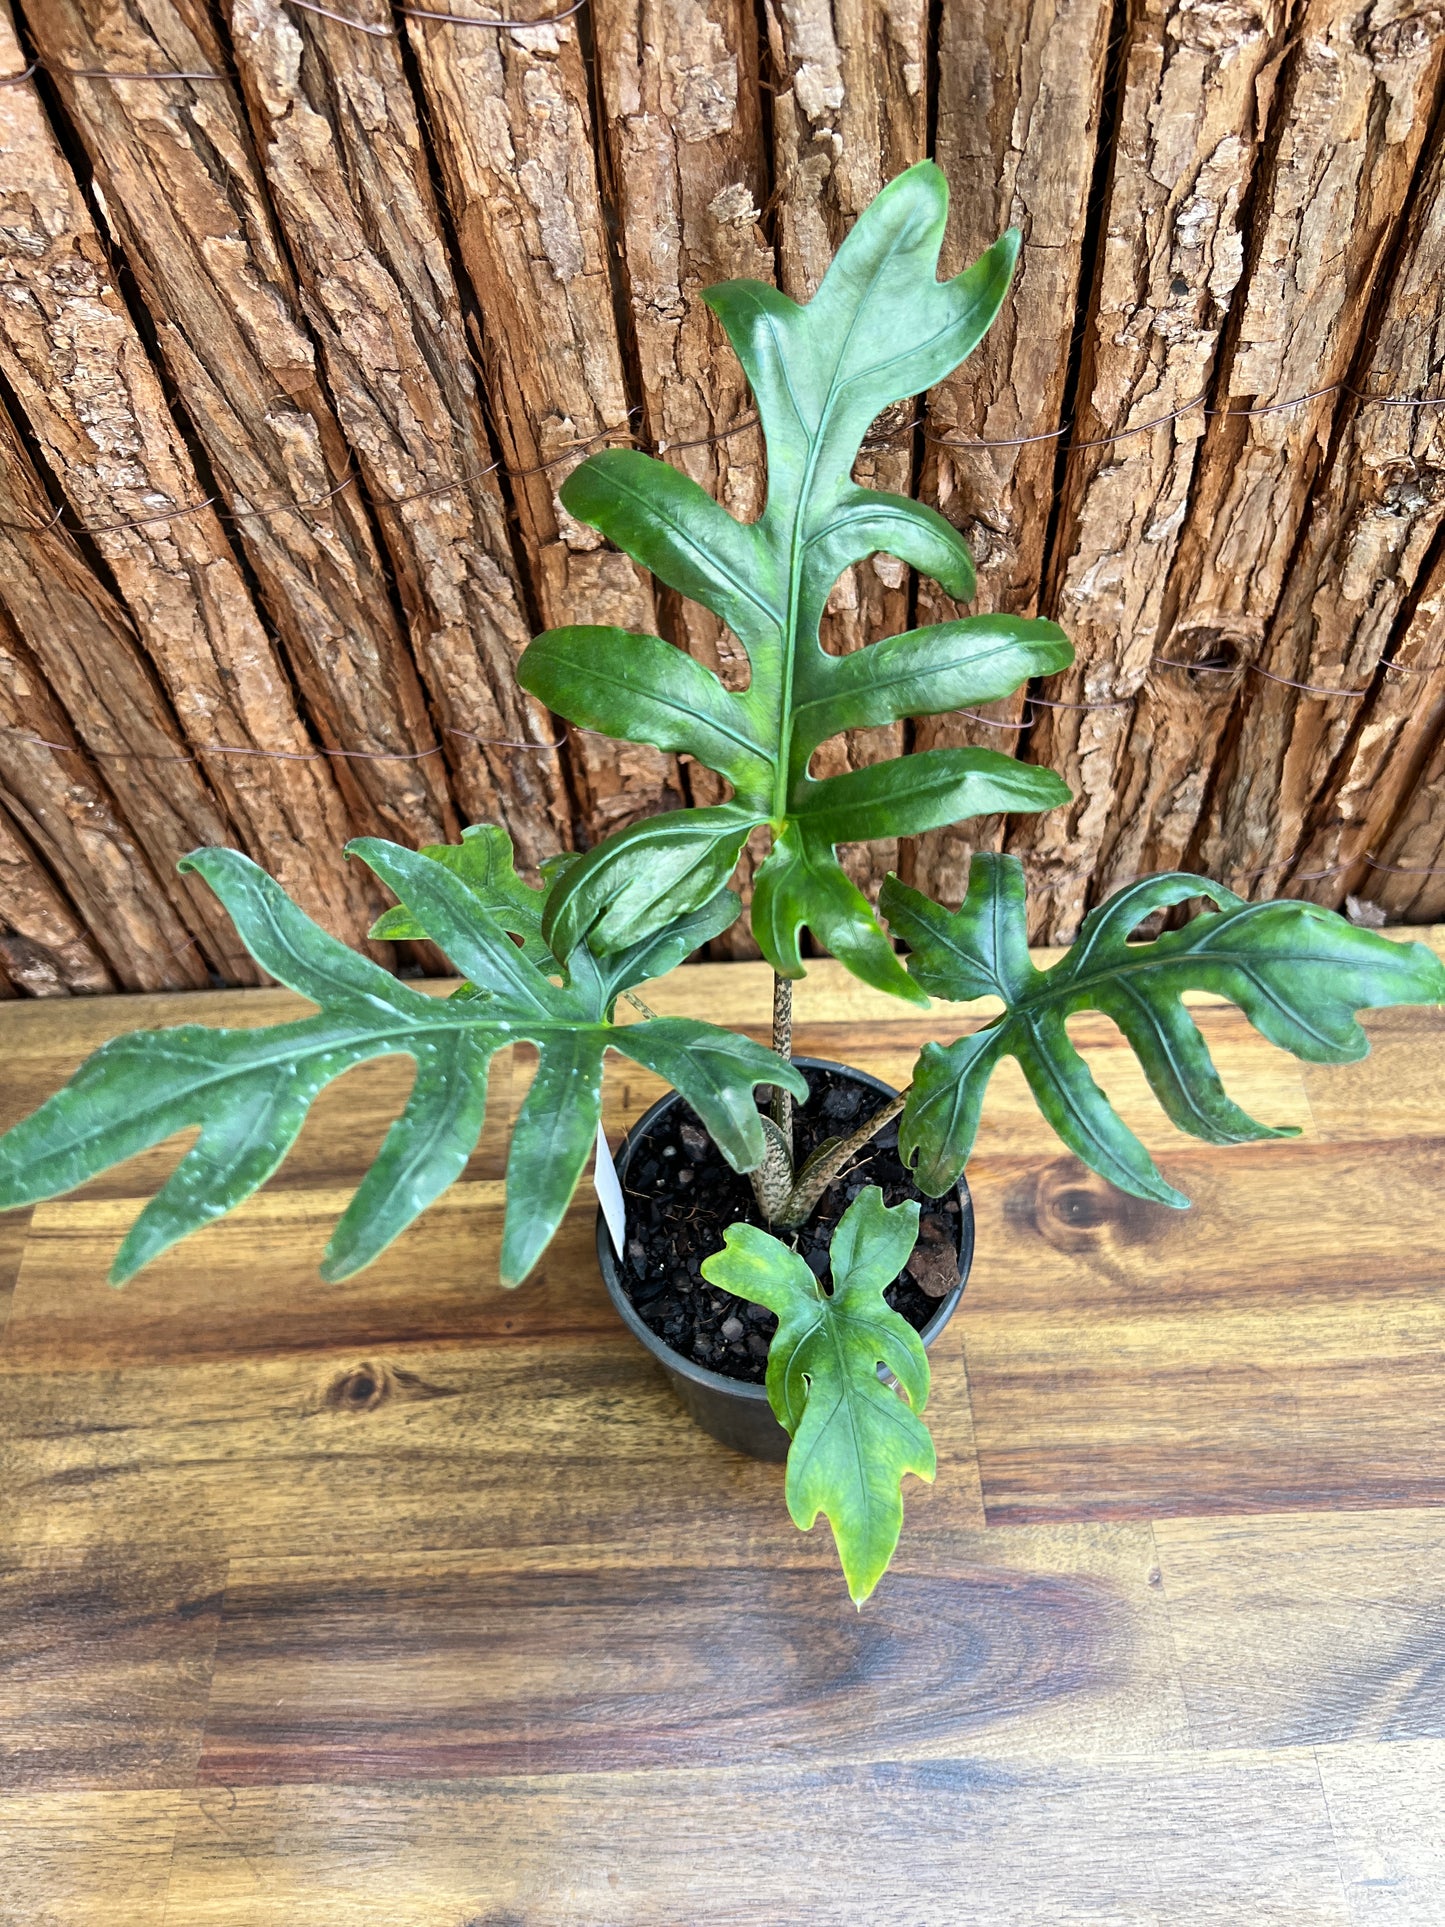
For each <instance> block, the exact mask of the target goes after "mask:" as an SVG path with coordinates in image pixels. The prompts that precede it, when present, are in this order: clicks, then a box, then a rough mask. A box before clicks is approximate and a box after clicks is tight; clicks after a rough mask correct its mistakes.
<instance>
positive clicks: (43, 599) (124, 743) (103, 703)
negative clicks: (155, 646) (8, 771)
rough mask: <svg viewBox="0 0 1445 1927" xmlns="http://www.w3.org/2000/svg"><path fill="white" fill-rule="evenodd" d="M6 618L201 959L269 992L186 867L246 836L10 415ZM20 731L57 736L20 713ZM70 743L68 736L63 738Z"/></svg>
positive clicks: (3, 535)
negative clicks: (207, 847)
mask: <svg viewBox="0 0 1445 1927" xmlns="http://www.w3.org/2000/svg"><path fill="white" fill-rule="evenodd" d="M0 606H3V608H4V610H5V611H6V612H7V613H8V615H9V618H10V620H11V621H12V622H13V623H14V626H15V629H16V631H17V632H18V634H19V636H20V637H21V638H23V641H24V645H25V648H26V650H27V651H28V653H29V656H30V659H31V660H32V661H33V663H34V664H35V666H36V669H37V671H38V673H39V675H40V676H41V677H43V678H44V679H45V680H46V681H47V682H48V684H49V688H50V690H51V691H52V692H53V695H54V698H55V700H56V701H57V702H58V703H59V704H60V706H61V709H62V711H63V712H64V714H65V716H66V719H67V723H68V726H69V727H70V728H71V729H73V730H74V732H75V739H76V741H77V742H78V743H79V744H80V745H81V746H82V747H83V748H84V749H85V750H86V751H88V752H89V754H90V756H91V757H92V758H93V759H94V761H95V762H96V764H97V765H98V767H99V770H100V772H101V774H102V776H103V777H104V780H105V783H106V785H107V787H108V789H109V791H110V793H111V795H112V796H113V798H114V800H115V807H116V810H117V812H118V814H119V815H120V816H121V817H122V818H123V819H124V822H125V823H126V824H127V825H128V827H129V829H130V831H131V833H132V834H133V835H134V837H135V839H136V842H137V843H138V844H139V845H140V846H141V848H142V849H143V850H144V851H145V853H146V856H147V857H148V859H149V862H150V866H151V869H152V870H153V872H154V875H155V880H156V883H157V885H158V887H159V889H160V891H161V893H162V895H163V897H164V899H165V900H166V902H167V903H168V904H169V905H170V908H171V910H172V911H173V912H174V913H175V915H176V916H178V917H179V918H180V919H181V921H182V923H183V924H184V925H185V927H186V929H187V931H188V932H189V933H190V934H191V935H192V936H194V937H196V938H198V939H199V950H198V953H197V954H198V955H199V956H200V957H203V958H204V959H205V961H206V962H207V963H208V964H209V965H210V966H211V968H212V969H214V970H215V971H216V972H217V974H218V975H219V976H221V977H222V978H224V979H225V980H226V981H227V982H228V983H237V984H250V983H256V982H258V981H259V975H258V972H257V970H256V966H255V964H254V963H252V961H251V958H250V956H249V954H248V953H247V952H246V950H245V949H244V948H243V947H242V945H241V943H240V940H239V939H238V938H237V936H236V932H235V930H234V928H233V927H232V924H231V920H230V918H229V917H227V915H226V914H225V912H224V911H223V910H222V908H221V906H220V904H219V903H217V901H216V899H215V898H214V897H213V896H212V895H211V893H210V891H209V890H208V889H207V888H206V887H205V885H204V884H203V883H201V882H200V881H199V879H197V878H195V877H183V876H181V875H180V874H179V873H178V872H177V870H176V865H177V864H178V863H179V861H180V859H181V858H182V857H183V856H185V855H186V854H187V852H188V851H191V850H194V849H198V848H200V847H201V845H203V844H217V843H219V844H234V843H236V842H237V840H238V837H237V832H236V830H235V828H234V827H233V825H232V824H231V822H230V821H229V819H228V818H227V816H226V813H225V811H224V809H222V807H221V806H220V804H219V803H218V801H217V799H216V797H215V795H214V793H213V792H212V790H211V788H210V786H209V784H208V783H207V781H206V777H205V773H204V771H203V769H202V768H201V766H200V764H199V763H198V762H197V761H196V760H195V759H194V757H192V756H190V755H189V753H188V751H187V749H186V746H185V743H184V742H183V741H182V739H181V734H180V731H179V729H178V728H177V726H176V723H175V719H174V717H173V716H172V714H171V710H170V707H169V705H168V704H167V702H166V699H165V696H164V694H163V692H162V690H161V688H160V685H159V683H158V682H157V680H156V677H155V674H154V672H153V671H152V669H151V667H150V664H149V663H148V661H147V660H146V657H145V654H144V651H143V650H142V649H141V647H140V644H139V642H138V640H137V638H136V633H135V630H134V628H133V627H132V625H131V623H130V622H129V620H128V619H127V617H126V614H125V611H124V610H123V609H122V608H121V606H120V604H119V603H118V602H117V601H116V599H115V597H114V596H113V595H112V594H111V592H110V590H109V589H108V588H107V587H106V586H105V584H104V583H103V582H102V581H101V580H100V577H99V576H98V575H97V574H96V573H95V572H94V571H93V570H92V569H91V568H90V567H88V566H87V564H86V561H85V558H84V556H83V554H82V553H81V551H80V549H79V547H78V545H77V544H76V542H75V540H74V538H73V537H72V536H70V535H69V534H68V533H67V532H66V531H65V529H64V528H63V526H62V525H61V524H59V523H57V522H56V520H55V516H54V511H53V509H52V507H51V504H50V499H49V497H48V496H47V495H46V493H45V492H44V489H43V487H42V485H41V481H40V477H39V476H38V475H37V474H36V472H35V469H34V467H33V466H32V464H31V462H30V458H29V455H28V453H27V451H26V449H25V448H24V446H23V444H22V442H21V439H20V436H19V434H18V433H17V431H16V429H15V426H14V424H13V423H12V422H11V420H10V418H9V416H8V415H6V414H4V413H3V412H0ZM15 727H16V728H17V729H18V730H21V731H23V733H25V734H28V735H41V736H48V735H51V734H52V733H54V732H52V731H51V730H50V729H48V728H45V727H42V726H41V718H40V716H39V715H38V714H35V715H31V714H29V713H28V710H27V708H26V706H25V705H24V704H21V705H20V709H19V713H18V714H17V717H16V722H15ZM60 734H62V735H64V734H65V731H64V730H62V731H61V732H60Z"/></svg>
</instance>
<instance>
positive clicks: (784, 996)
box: [772, 970, 793, 1157]
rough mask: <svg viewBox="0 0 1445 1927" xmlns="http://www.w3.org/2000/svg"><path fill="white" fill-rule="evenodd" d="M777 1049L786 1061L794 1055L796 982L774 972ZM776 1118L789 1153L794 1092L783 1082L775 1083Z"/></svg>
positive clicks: (791, 1142)
mask: <svg viewBox="0 0 1445 1927" xmlns="http://www.w3.org/2000/svg"><path fill="white" fill-rule="evenodd" d="M773 1049H774V1050H775V1051H776V1052H777V1054H778V1056H779V1057H781V1058H782V1059H783V1061H784V1063H791V1062H792V1058H793V984H792V979H791V978H789V977H780V976H779V975H778V973H777V971H776V970H775V971H774V972H773ZM772 1110H773V1122H774V1124H776V1125H777V1127H778V1129H779V1130H780V1131H781V1132H782V1134H783V1136H784V1138H785V1139H786V1140H787V1145H788V1155H789V1156H790V1157H791V1156H792V1151H793V1096H792V1092H791V1091H785V1090H784V1089H783V1087H782V1086H781V1085H780V1084H774V1086H773V1105H772Z"/></svg>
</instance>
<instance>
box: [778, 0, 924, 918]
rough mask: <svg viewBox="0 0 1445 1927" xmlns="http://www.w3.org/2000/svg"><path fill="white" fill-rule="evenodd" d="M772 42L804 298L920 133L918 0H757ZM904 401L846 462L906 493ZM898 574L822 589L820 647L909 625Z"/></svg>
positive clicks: (877, 743) (826, 759) (893, 846)
mask: <svg viewBox="0 0 1445 1927" xmlns="http://www.w3.org/2000/svg"><path fill="white" fill-rule="evenodd" d="M765 14H766V19H767V28H768V45H769V50H770V54H771V66H772V79H773V84H774V86H775V89H776V91H775V93H774V97H773V147H774V160H773V167H774V178H775V184H776V185H775V198H776V201H777V210H778V212H777V228H778V278H779V283H780V285H781V286H782V288H783V290H784V292H785V293H787V294H790V295H792V297H793V298H794V300H795V301H806V300H808V299H809V298H810V297H811V296H812V295H813V294H814V293H815V292H816V290H817V287H818V283H819V282H820V281H821V280H822V278H823V276H824V274H825V273H826V272H827V268H828V264H829V263H830V262H831V260H832V258H833V255H834V253H835V252H836V251H837V248H838V244H839V243H840V242H841V241H842V239H843V237H844V235H846V234H847V232H848V230H849V228H850V227H851V226H852V225H853V223H854V221H855V220H857V218H858V216H859V215H860V214H861V213H862V212H863V209H864V208H865V207H866V206H867V205H868V203H869V202H870V201H871V200H872V199H873V197H874V196H875V195H876V194H877V193H878V192H879V190H880V189H881V188H882V187H884V186H885V185H886V183H887V182H888V181H890V180H892V179H893V177H894V175H896V174H900V173H902V171H903V170H904V168H906V167H911V166H912V165H913V163H914V162H915V161H918V160H922V158H923V156H924V154H925V152H926V150H927V143H928V6H927V0H765ZM915 413H916V404H915V403H914V402H912V401H907V402H901V403H899V404H897V405H896V406H895V407H893V408H891V409H889V410H888V411H887V412H886V413H885V415H884V416H883V417H882V418H881V419H880V421H879V422H877V423H875V424H874V428H873V431H872V432H871V434H870V435H869V438H868V440H867V441H866V442H865V443H864V446H863V452H862V454H861V455H860V456H859V458H858V461H857V463H856V464H855V467H854V471H853V473H854V477H855V479H856V480H857V481H858V482H859V483H860V484H861V485H862V486H863V487H865V488H881V489H890V490H892V491H894V492H896V493H898V494H903V495H907V494H909V493H911V490H912V483H913V448H914V435H913V432H912V428H911V423H912V421H913V418H914V416H915ZM908 607H909V575H908V570H907V569H906V568H905V567H904V565H903V564H902V563H901V562H899V561H897V560H895V558H894V557H892V556H887V555H878V556H874V557H873V559H872V560H871V561H869V562H862V563H858V564H856V565H855V566H854V567H853V568H851V569H849V570H848V571H847V572H846V573H845V574H844V575H843V576H841V577H840V578H839V580H838V583H837V586H836V587H835V588H834V590H833V593H832V595H831V596H830V597H829V599H828V608H827V615H826V617H825V619H824V623H823V646H824V648H825V649H828V650H831V651H832V652H833V653H834V654H836V655H846V654H848V653H849V652H851V651H852V650H854V649H861V648H863V647H864V645H865V644H867V643H870V642H877V641H878V640H879V639H880V638H881V637H883V636H890V635H896V634H898V633H899V632H900V631H901V630H904V629H906V628H907V627H908ZM903 749H904V728H903V725H902V724H901V723H895V724H893V725H891V726H889V727H888V728H884V729H870V730H853V731H850V732H849V733H848V734H847V735H846V736H842V737H838V738H836V739H835V740H834V741H833V742H831V743H825V744H824V745H823V746H822V748H821V749H820V750H819V751H818V754H817V756H816V757H815V758H814V761H813V769H814V773H815V774H816V775H819V776H834V775H837V774H839V773H840V772H842V771H843V770H847V769H858V768H862V767H864V766H865V765H867V764H869V763H876V762H883V761H886V760H887V759H888V758H890V757H893V756H900V755H902V753H903ZM840 855H841V857H842V860H843V866H844V868H845V869H846V870H847V871H848V873H849V875H850V876H851V877H852V878H853V881H854V882H855V883H856V884H857V885H858V886H859V888H860V889H861V890H862V891H863V892H864V894H865V895H867V896H868V897H869V898H876V897H877V895H878V886H879V885H880V884H881V883H882V881H883V878H884V877H885V876H886V875H887V874H888V872H889V871H890V870H892V869H895V868H896V867H897V864H898V840H897V838H896V837H886V838H880V839H878V840H877V841H875V842H870V843H860V844H851V845H845V846H844V848H843V849H842V851H841V852H840Z"/></svg>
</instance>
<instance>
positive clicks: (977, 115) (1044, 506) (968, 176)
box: [905, 0, 1111, 903]
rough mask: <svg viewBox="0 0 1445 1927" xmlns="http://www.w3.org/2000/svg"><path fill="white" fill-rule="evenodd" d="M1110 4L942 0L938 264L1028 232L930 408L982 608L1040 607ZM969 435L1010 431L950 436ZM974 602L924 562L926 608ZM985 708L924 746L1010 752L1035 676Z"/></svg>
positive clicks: (929, 458)
mask: <svg viewBox="0 0 1445 1927" xmlns="http://www.w3.org/2000/svg"><path fill="white" fill-rule="evenodd" d="M1110 17H1111V5H1110V0H1027V3H1026V4H1016V5H1014V6H1005V7H1000V6H997V5H991V4H988V0H944V6H943V11H942V14H941V16H940V19H939V27H938V125H937V133H936V136H935V141H934V157H935V159H936V160H937V161H938V163H939V165H940V167H942V168H943V170H944V172H945V173H946V174H947V176H948V182H949V189H950V200H949V222H948V232H947V235H946V236H945V239H944V245H943V255H942V259H941V261H940V264H939V271H940V273H941V274H944V275H952V274H958V273H960V272H961V271H962V270H963V269H964V268H966V267H967V266H968V265H969V263H970V262H972V261H975V260H977V258H978V256H979V255H980V254H982V253H983V251H984V249H985V248H987V247H990V246H991V245H992V244H993V242H995V241H996V240H997V239H998V237H999V236H1000V235H1001V234H1002V233H1003V232H1004V230H1005V229H1006V228H1008V227H1017V228H1019V229H1020V230H1021V231H1022V234H1023V251H1022V253H1021V255H1020V257H1019V266H1018V271H1017V273H1016V275H1015V277H1014V286H1013V289H1012V291H1011V292H1010V295H1009V298H1008V300H1007V301H1006V302H1005V303H1004V306H1003V309H1002V311H1001V313H1000V314H999V317H998V320H997V321H995V323H994V324H993V327H992V328H991V329H990V330H989V332H988V334H987V335H985V337H984V339H983V341H982V342H981V343H980V344H979V346H978V347H977V348H976V349H975V350H974V352H973V354H972V355H971V356H970V357H969V359H968V360H967V361H966V362H965V363H964V364H963V366H962V367H961V368H959V369H958V370H957V371H956V372H955V373H954V374H952V375H950V376H949V377H948V379H947V380H946V381H943V382H941V383H940V384H939V385H938V387H937V388H935V389H934V390H933V392H932V394H931V395H930V396H929V398H928V409H927V415H926V418H925V429H924V452H923V469H922V479H921V483H920V487H919V493H920V495H921V496H922V498H923V499H924V500H925V501H927V502H931V503H932V504H933V506H934V507H935V508H937V509H939V510H941V512H942V513H943V514H944V515H946V516H947V517H948V519H949V520H950V521H951V522H952V523H953V524H954V525H955V527H957V528H958V529H960V530H961V531H962V533H963V535H964V538H965V540H966V541H967V542H968V544H969V546H970V548H971V549H972V550H973V554H974V560H975V562H976V563H977V566H978V596H977V598H976V601H975V604H974V606H975V607H976V608H978V609H980V610H1001V611H1004V612H1006V613H1007V614H1010V615H1021V616H1032V615H1035V614H1037V613H1038V607H1039V595H1040V591H1041V588H1042V576H1043V566H1044V539H1045V535H1046V533H1047V530H1048V525H1049V514H1050V510H1051V508H1052V504H1053V493H1054V470H1055V467H1056V464H1057V461H1058V453H1059V445H1058V441H1056V440H1040V439H1036V438H1038V437H1046V436H1049V435H1051V434H1052V433H1053V431H1055V430H1056V429H1058V428H1059V427H1060V426H1061V424H1062V420H1063V410H1064V391H1065V383H1066V378H1067V374H1068V366H1069V349H1070V343H1071V339H1072V335H1073V328H1074V316H1075V312H1076V309H1077V305H1078V298H1079V277H1080V274H1081V271H1082V261H1083V249H1084V233H1085V224H1086V219H1087V215H1088V201H1089V187H1090V182H1091V180H1092V177H1093V170H1094V157H1095V146H1096V142H1097V138H1098V132H1099V117H1100V104H1101V100H1102V95H1103V88H1104V68H1105V59H1106V54H1107V44H1108V34H1109V21H1110ZM960 441H991V442H996V443H1002V444H1004V446H1001V447H994V448H990V449H972V450H969V449H962V448H958V447H955V446H950V444H951V443H956V442H960ZM1010 443H1012V444H1014V445H1013V446H1009V445H1008V444H1010ZM962 613H963V611H962V609H961V608H960V606H959V605H958V604H956V603H955V602H953V601H952V599H951V598H950V597H948V596H946V595H945V594H944V593H943V591H942V590H941V589H940V588H939V587H938V585H937V583H935V582H931V581H929V580H927V579H924V578H920V580H919V584H918V613H917V619H918V621H919V622H920V623H932V622H948V621H951V620H953V619H954V618H955V617H956V616H958V615H961V614H962ZM978 713H979V714H980V715H981V716H985V717H987V718H989V719H990V721H991V722H992V723H994V724H995V725H997V727H993V728H990V727H989V725H988V723H976V722H970V721H969V720H968V719H967V718H965V717H962V716H959V715H957V714H955V715H952V716H937V717H926V718H924V719H922V720H921V721H920V722H919V723H917V724H916V725H915V728H914V745H915V747H916V748H918V749H935V748H937V749H944V748H953V747H957V746H962V745H966V744H971V745H975V746H977V747H978V748H981V749H991V750H995V751H1003V752H1004V753H1005V754H1012V753H1013V751H1014V749H1015V747H1016V745H1017V742H1018V739H1019V736H1020V735H1021V734H1022V727H1021V726H1022V723H1023V720H1024V716H1025V709H1024V692H1023V691H1022V690H1021V691H1020V692H1019V693H1018V694H1017V695H1016V696H1012V697H1010V698H1008V699H1007V700H1006V701H1004V702H999V703H990V704H986V705H985V706H984V707H983V708H982V709H981V710H980V711H979V712H978ZM1003 832H1004V819H1003V818H1002V817H996V816H995V817H985V818H982V819H980V820H978V821H977V822H975V823H970V824H968V825H967V826H963V825H959V826H957V827H950V828H948V829H942V830H935V831H933V832H931V833H930V834H929V835H927V836H923V837H919V838H918V839H917V840H916V844H915V847H914V849H913V850H912V851H910V852H905V862H906V864H907V865H908V869H909V873H910V880H911V881H912V882H913V883H914V884H915V885H916V887H917V888H919V889H921V890H925V891H927V892H928V894H929V895H931V896H935V897H937V898H939V899H941V900H943V901H945V902H951V903H957V902H960V901H961V900H962V898H963V895H964V892H965V891H966V890H967V888H968V867H969V861H970V858H971V856H972V854H973V852H974V850H977V849H988V850H996V849H998V848H999V846H1000V843H1001V841H1002V838H1003Z"/></svg>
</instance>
